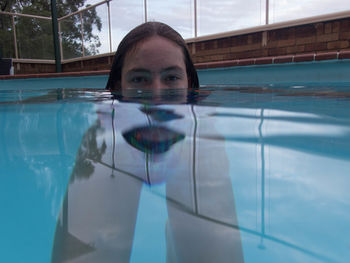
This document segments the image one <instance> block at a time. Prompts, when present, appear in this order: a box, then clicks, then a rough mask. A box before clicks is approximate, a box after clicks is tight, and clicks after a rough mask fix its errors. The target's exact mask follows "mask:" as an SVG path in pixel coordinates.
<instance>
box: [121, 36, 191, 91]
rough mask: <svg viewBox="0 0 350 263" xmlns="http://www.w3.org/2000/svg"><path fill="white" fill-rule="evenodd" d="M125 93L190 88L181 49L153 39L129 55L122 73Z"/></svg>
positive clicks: (160, 38)
mask: <svg viewBox="0 0 350 263" xmlns="http://www.w3.org/2000/svg"><path fill="white" fill-rule="evenodd" d="M121 88H122V92H127V90H128V89H133V90H135V89H152V92H154V93H156V94H157V93H158V94H161V92H162V90H164V89H182V90H187V89H188V77H187V73H186V65H185V61H184V56H183V53H182V50H181V48H180V47H179V46H178V45H176V44H175V43H173V42H172V41H170V40H168V39H166V38H163V37H160V36H153V37H151V38H149V39H146V40H145V41H143V42H141V43H140V44H138V45H137V46H136V48H135V50H132V51H130V52H129V53H127V54H126V56H125V59H124V65H123V68H122V74H121Z"/></svg>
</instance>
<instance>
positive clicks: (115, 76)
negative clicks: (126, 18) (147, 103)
mask: <svg viewBox="0 0 350 263" xmlns="http://www.w3.org/2000/svg"><path fill="white" fill-rule="evenodd" d="M152 36H160V37H164V38H166V39H168V40H170V41H172V42H174V43H175V44H177V45H178V46H179V47H180V48H181V50H182V53H183V56H184V60H185V65H186V73H187V78H188V87H189V88H198V87H199V82H198V75H197V71H196V69H195V67H194V65H193V62H192V59H191V56H190V53H189V51H188V49H187V45H186V42H185V40H184V39H183V38H182V37H181V35H180V34H179V33H178V32H176V31H175V30H174V29H173V28H171V27H170V26H168V25H166V24H163V23H160V22H147V23H144V24H141V25H139V26H137V27H135V28H134V29H133V30H131V31H130V32H129V33H128V34H127V35H126V36H125V37H124V38H123V40H122V41H121V42H120V44H119V46H118V49H117V52H116V53H115V55H114V60H113V65H112V68H111V71H110V73H109V78H108V82H107V85H106V89H110V90H116V89H120V87H117V85H120V83H121V74H122V68H123V65H124V59H125V56H126V54H127V53H128V52H129V51H130V50H132V49H134V48H135V47H136V46H137V45H138V44H139V43H141V42H142V41H144V40H146V39H148V38H150V37H152Z"/></svg>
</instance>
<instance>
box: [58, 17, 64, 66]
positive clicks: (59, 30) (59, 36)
mask: <svg viewBox="0 0 350 263" xmlns="http://www.w3.org/2000/svg"><path fill="white" fill-rule="evenodd" d="M58 39H59V41H60V51H61V60H63V48H62V32H61V21H58Z"/></svg>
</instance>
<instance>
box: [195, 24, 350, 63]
mask: <svg viewBox="0 0 350 263" xmlns="http://www.w3.org/2000/svg"><path fill="white" fill-rule="evenodd" d="M188 45H189V50H190V51H191V53H192V57H193V60H194V62H195V63H207V62H216V61H226V60H237V59H239V60H242V59H243V60H244V59H248V58H264V57H280V56H288V55H301V54H310V53H316V54H322V53H329V52H339V51H342V50H350V18H343V19H338V20H333V21H324V22H318V23H312V24H306V25H300V26H294V27H286V28H281V29H275V30H270V31H265V32H263V31H261V32H254V33H250V34H245V35H238V36H232V37H225V38H219V39H213V40H204V41H200V42H192V43H189V44H188Z"/></svg>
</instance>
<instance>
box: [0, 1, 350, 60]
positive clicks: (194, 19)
mask: <svg viewBox="0 0 350 263" xmlns="http://www.w3.org/2000/svg"><path fill="white" fill-rule="evenodd" d="M111 1H112V0H104V1H101V2H99V3H97V4H94V5H91V6H88V7H86V8H84V9H82V10H78V11H76V12H74V13H71V14H69V15H66V16H63V17H60V18H58V31H59V42H60V52H61V60H62V62H63V63H65V62H68V61H71V60H72V59H77V58H84V57H87V56H88V57H90V56H91V55H90V54H87V49H86V44H88V43H86V41H84V37H85V36H84V29H83V28H84V19H83V18H84V12H87V11H89V10H91V9H96V8H97V7H99V6H102V5H106V7H107V21H106V23H104V24H102V27H103V29H104V30H106V29H107V31H108V37H107V39H103V41H104V42H105V43H106V42H107V44H106V45H105V47H106V48H105V49H104V51H103V52H102V53H103V54H108V53H112V52H113V43H114V42H115V43H117V42H118V41H114V42H113V40H115V39H116V38H118V37H119V36H120V35H121V34H120V33H119V34H114V35H115V39H113V38H112V31H113V27H112V22H111V3H110V2H111ZM198 1H199V0H198ZM275 1H276V0H275ZM140 2H141V1H140ZM148 2H151V0H143V3H142V8H141V9H140V10H142V12H141V13H139V16H140V17H142V16H143V18H142V20H141V19H140V22H147V21H149V20H153V19H152V18H151V17H150V15H149V12H150V11H149V3H148ZM258 2H259V4H260V11H259V12H260V15H265V17H264V22H261V23H260V24H258V25H256V26H252V27H249V26H248V27H242V28H240V29H237V30H233V31H225V32H223V33H214V34H204V35H203V34H199V33H198V32H199V23H198V20H199V15H198V11H199V9H200V7H199V6H198V3H197V0H188V3H189V4H190V5H191V8H190V9H192V7H193V10H191V11H190V13H191V19H190V20H191V24H192V26H191V28H190V29H189V30H190V31H192V34H191V36H190V37H187V38H186V41H187V42H196V41H200V40H207V39H213V38H219V37H227V36H233V35H239V34H247V33H252V32H257V31H268V30H272V29H277V28H282V27H286V26H295V25H301V24H305V23H311V22H318V21H322V20H327V19H334V18H344V17H349V16H350V10H349V11H342V12H337V13H332V14H325V15H319V16H313V17H308V18H303V19H296V20H292V21H287V22H279V23H270V20H271V19H270V18H271V12H270V2H269V0H257V3H258ZM115 4H116V5H115V6H114V7H116V6H117V5H120V3H118V2H117V1H115ZM118 7H119V6H118ZM261 7H265V8H263V9H261ZM0 15H5V16H10V17H11V20H12V34H13V48H14V55H15V59H17V60H28V58H24V57H21V55H20V54H19V52H18V50H19V47H18V43H20V41H19V40H18V37H17V32H16V22H15V17H27V18H32V19H41V20H46V21H49V20H51V17H44V16H37V15H28V14H18V13H9V12H3V11H0ZM73 16H79V19H80V34H81V36H80V38H81V51H80V54H81V55H80V56H77V57H73V58H67V57H65V50H64V48H63V38H62V34H63V29H62V23H64V22H65V21H67V19H70V18H72V17H73ZM200 18H201V19H203V18H202V17H200ZM165 22H166V21H165ZM170 25H171V23H170ZM171 26H173V25H171ZM130 29H131V28H130ZM175 29H177V28H175ZM177 30H178V29H177ZM178 31H179V32H180V33H181V34H182V33H183V32H181V30H178ZM52 52H53V51H52ZM99 52H100V50H97V53H99ZM93 55H96V54H93ZM30 61H31V62H32V59H30ZM47 61H51V60H50V59H49V60H47Z"/></svg>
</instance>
